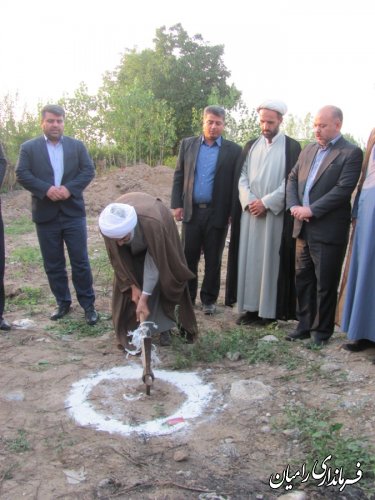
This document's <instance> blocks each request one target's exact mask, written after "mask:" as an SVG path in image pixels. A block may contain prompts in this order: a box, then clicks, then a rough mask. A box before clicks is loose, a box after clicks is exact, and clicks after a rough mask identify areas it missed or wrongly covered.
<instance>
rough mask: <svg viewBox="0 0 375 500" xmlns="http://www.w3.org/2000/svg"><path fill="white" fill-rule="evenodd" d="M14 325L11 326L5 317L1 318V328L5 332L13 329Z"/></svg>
mask: <svg viewBox="0 0 375 500" xmlns="http://www.w3.org/2000/svg"><path fill="white" fill-rule="evenodd" d="M11 328H12V327H11V326H10V324H9V323H8V321H7V320H6V319H4V318H1V320H0V330H4V331H5V332H9V330H10V329H11Z"/></svg>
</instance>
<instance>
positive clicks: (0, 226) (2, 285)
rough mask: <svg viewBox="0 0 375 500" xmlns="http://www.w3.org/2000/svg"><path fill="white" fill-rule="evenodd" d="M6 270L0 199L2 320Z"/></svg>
mask: <svg viewBox="0 0 375 500" xmlns="http://www.w3.org/2000/svg"><path fill="white" fill-rule="evenodd" d="M4 270H5V242H4V224H3V216H2V213H1V201H0V320H1V319H3V314H4V306H5V290H4Z"/></svg>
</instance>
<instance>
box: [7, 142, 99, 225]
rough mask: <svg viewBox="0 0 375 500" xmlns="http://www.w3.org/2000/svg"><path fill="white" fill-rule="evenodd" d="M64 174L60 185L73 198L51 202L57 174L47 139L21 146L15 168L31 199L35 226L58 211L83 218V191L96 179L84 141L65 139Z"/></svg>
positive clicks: (52, 217)
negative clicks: (49, 195) (50, 197)
mask: <svg viewBox="0 0 375 500" xmlns="http://www.w3.org/2000/svg"><path fill="white" fill-rule="evenodd" d="M62 144H63V151H64V174H63V177H62V180H61V185H63V186H65V187H66V188H67V189H68V190H69V192H70V194H71V196H70V197H69V198H68V199H67V200H63V201H52V200H50V199H49V198H48V197H47V196H46V193H47V191H48V190H49V188H50V187H51V186H54V184H55V182H54V173H53V168H52V165H51V161H50V159H49V155H48V150H47V145H46V140H45V138H44V136H40V137H37V138H35V139H32V140H30V141H27V142H25V143H24V144H22V146H21V150H20V155H19V159H18V164H17V167H16V174H17V181H18V182H19V183H20V184H21V185H22V186H23V187H24V188H25V189H27V190H28V191H30V192H31V196H32V218H33V221H34V222H36V223H42V222H48V221H50V220H52V219H54V218H55V217H56V215H57V214H58V213H59V211H61V212H63V213H64V214H65V215H68V216H70V217H84V216H85V215H86V212H85V204H84V200H83V194H82V193H83V190H84V189H85V187H86V186H87V185H88V184H89V183H90V181H91V180H92V179H93V178H94V176H95V170H94V164H93V162H92V160H91V158H90V156H89V154H88V152H87V149H86V147H85V146H84V144H83V143H82V142H81V141H78V140H76V139H73V138H71V137H67V136H64V137H63V142H62Z"/></svg>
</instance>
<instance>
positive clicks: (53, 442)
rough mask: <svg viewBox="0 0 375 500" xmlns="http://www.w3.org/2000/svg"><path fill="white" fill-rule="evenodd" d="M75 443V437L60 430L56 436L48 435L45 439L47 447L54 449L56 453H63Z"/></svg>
mask: <svg viewBox="0 0 375 500" xmlns="http://www.w3.org/2000/svg"><path fill="white" fill-rule="evenodd" d="M75 444H76V442H75V441H74V439H72V438H71V436H70V435H69V434H68V433H66V432H60V433H58V434H57V435H56V436H55V435H53V436H48V437H46V438H45V439H44V445H45V447H46V448H49V449H51V448H52V449H54V451H55V452H56V453H61V452H62V451H63V450H64V449H65V448H67V447H69V446H74V445H75Z"/></svg>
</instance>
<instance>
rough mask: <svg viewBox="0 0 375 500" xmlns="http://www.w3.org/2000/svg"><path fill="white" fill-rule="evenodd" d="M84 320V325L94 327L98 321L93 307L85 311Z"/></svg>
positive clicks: (97, 315)
mask: <svg viewBox="0 0 375 500" xmlns="http://www.w3.org/2000/svg"><path fill="white" fill-rule="evenodd" d="M85 320H86V323H87V324H88V325H90V326H93V325H96V323H97V322H98V321H99V314H98V313H97V312H96V309H95V307H90V308H89V309H86V311H85Z"/></svg>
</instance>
